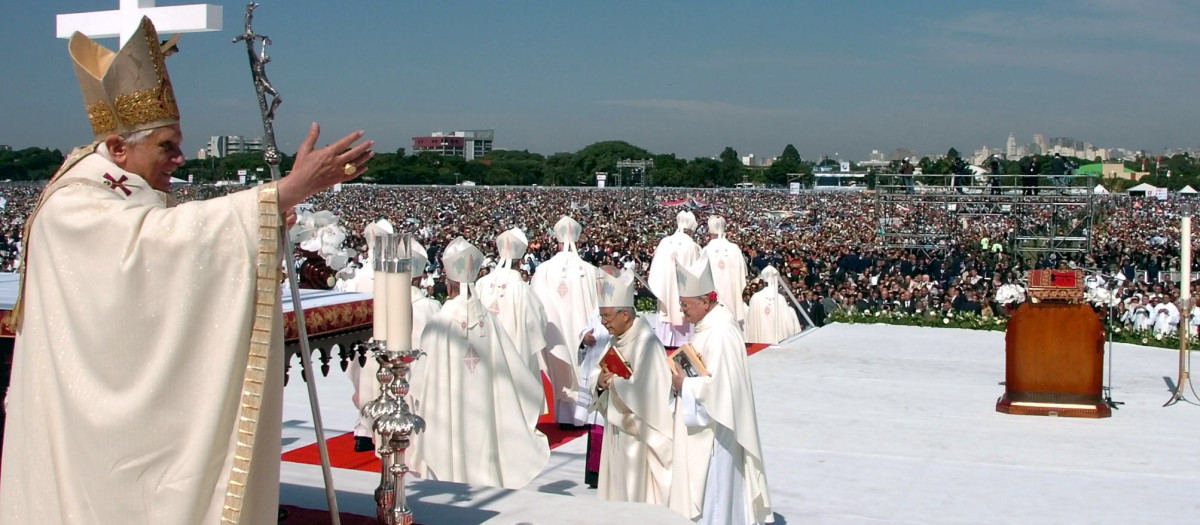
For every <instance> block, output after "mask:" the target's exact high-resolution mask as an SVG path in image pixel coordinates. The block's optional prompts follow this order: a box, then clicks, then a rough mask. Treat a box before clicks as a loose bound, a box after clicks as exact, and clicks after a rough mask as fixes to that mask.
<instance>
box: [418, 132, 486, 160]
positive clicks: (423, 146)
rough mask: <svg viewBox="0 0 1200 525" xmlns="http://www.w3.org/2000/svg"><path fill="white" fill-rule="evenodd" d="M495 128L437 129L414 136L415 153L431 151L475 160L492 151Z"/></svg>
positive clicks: (446, 155) (445, 155)
mask: <svg viewBox="0 0 1200 525" xmlns="http://www.w3.org/2000/svg"><path fill="white" fill-rule="evenodd" d="M494 136H495V130H490V129H476V130H466V131H455V132H454V133H443V132H441V131H435V132H433V133H431V134H430V135H429V136H427V137H413V139H412V149H413V153H414V154H416V153H420V152H422V151H429V152H432V153H437V154H438V155H442V156H444V157H462V158H464V159H467V160H475V159H477V158H480V157H483V156H484V155H487V154H488V153H491V151H492V142H493V139H494Z"/></svg>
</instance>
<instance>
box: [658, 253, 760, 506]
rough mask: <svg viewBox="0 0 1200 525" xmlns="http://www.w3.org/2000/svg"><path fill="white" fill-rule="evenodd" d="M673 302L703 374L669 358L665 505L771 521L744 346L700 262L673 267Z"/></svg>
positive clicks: (706, 268)
mask: <svg viewBox="0 0 1200 525" xmlns="http://www.w3.org/2000/svg"><path fill="white" fill-rule="evenodd" d="M677 274H678V277H679V295H680V299H679V306H680V310H681V311H682V312H683V315H684V316H685V317H686V318H687V319H688V321H689V322H691V323H693V324H694V325H695V327H696V333H695V336H694V337H692V343H691V344H692V346H693V347H694V348H695V350H696V352H697V353H698V354H699V355H700V358H701V359H702V360H703V362H704V367H705V368H706V369H707V372H708V375H705V376H698V377H685V376H684V374H683V371H682V370H681V369H680V367H678V366H676V365H675V364H674V361H672V362H671V365H672V366H671V368H672V370H671V375H672V379H671V381H672V385H673V387H674V389H675V391H676V392H677V393H678V397H677V398H676V399H675V418H676V419H675V421H676V423H675V438H674V442H673V446H674V450H675V454H674V461H673V463H672V465H671V472H672V481H671V496H670V506H671V508H673V509H675V510H676V511H678V512H680V513H681V514H683V515H684V516H686V517H688V518H689V519H692V520H695V521H698V522H699V523H710V524H718V523H719V524H738V525H741V524H751V523H766V522H769V521H771V520H772V516H773V515H772V513H771V500H770V496H769V494H768V493H767V477H766V474H765V472H764V470H763V456H762V446H761V445H760V442H759V439H758V416H757V414H756V413H755V409H754V388H753V387H752V386H751V382H750V370H749V369H748V367H747V364H746V343H745V341H744V340H743V339H742V331H741V329H740V328H739V327H738V325H737V322H736V321H734V319H733V315H732V314H730V313H729V311H728V310H726V309H724V308H722V307H721V306H720V305H719V304H718V303H717V297H716V292H715V290H716V287H715V286H714V285H713V279H712V272H711V270H710V269H709V267H708V261H705V260H700V261H697V262H696V263H695V264H694V265H693V266H692V267H690V268H684V267H682V266H680V267H678V268H677Z"/></svg>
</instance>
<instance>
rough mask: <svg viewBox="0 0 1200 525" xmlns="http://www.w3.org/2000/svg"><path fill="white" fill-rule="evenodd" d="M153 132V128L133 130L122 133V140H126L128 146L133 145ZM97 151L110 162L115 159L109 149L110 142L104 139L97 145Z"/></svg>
mask: <svg viewBox="0 0 1200 525" xmlns="http://www.w3.org/2000/svg"><path fill="white" fill-rule="evenodd" d="M151 133H154V129H153V128H151V129H143V130H141V131H131V132H129V133H126V134H124V135H121V142H124V143H125V145H126V146H133V145H134V144H138V143H141V142H143V141H145V140H146V137H149V136H150V134H151ZM96 153H99V154H100V156H101V157H104V158H106V159H108V160H109V161H110V162H111V161H112V160H113V158H112V152H110V151H108V144H105V143H104V141H100V145H99V146H98V147H96Z"/></svg>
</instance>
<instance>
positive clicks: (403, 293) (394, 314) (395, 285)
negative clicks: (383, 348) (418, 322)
mask: <svg viewBox="0 0 1200 525" xmlns="http://www.w3.org/2000/svg"><path fill="white" fill-rule="evenodd" d="M387 303H388V306H387V309H388V311H387V326H388V329H387V349H388V350H393V351H397V350H410V349H412V273H411V272H400V273H390V274H388V277H387Z"/></svg>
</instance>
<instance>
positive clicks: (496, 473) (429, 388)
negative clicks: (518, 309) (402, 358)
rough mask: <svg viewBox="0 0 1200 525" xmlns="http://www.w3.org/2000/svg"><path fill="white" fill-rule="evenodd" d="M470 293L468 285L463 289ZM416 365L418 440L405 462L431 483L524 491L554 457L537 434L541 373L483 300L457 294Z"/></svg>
mask: <svg viewBox="0 0 1200 525" xmlns="http://www.w3.org/2000/svg"><path fill="white" fill-rule="evenodd" d="M464 288H465V286H464ZM421 349H423V350H425V352H427V355H425V356H424V357H421V358H420V359H417V360H416V361H414V362H413V368H412V387H411V389H410V390H409V392H410V394H411V395H412V398H413V404H414V412H416V414H417V415H419V416H421V417H423V418H425V431H424V432H422V433H420V434H417V435H416V436H414V437H413V441H412V447H411V448H409V449H408V456H409V457H408V464H409V466H410V467H411V468H412V471H413V473H414V474H416V475H418V476H422V477H425V478H429V479H437V480H441V481H453V482H455V483H470V484H473V485H490V486H496V487H505V488H512V489H515V488H521V487H522V486H524V485H525V484H527V483H529V481H530V480H532V479H533V478H534V477H536V476H537V475H538V474H539V473H540V472H541V471H542V467H544V466H545V465H546V461H548V460H549V459H550V445H549V443H548V442H547V440H546V436H545V434H542V433H541V432H539V431H538V430H537V429H536V428H535V426H536V425H537V419H538V416H539V415H540V414H541V410H542V407H543V406H545V405H544V403H545V391H544V390H543V389H542V379H541V376H540V375H534V372H533V371H531V370H530V369H529V366H528V361H526V359H525V356H524V355H522V354H521V352H519V351H518V350H517V348H516V347H515V346H513V344H512V340H510V339H509V338H508V335H507V334H505V333H504V330H503V329H502V328H501V327H500V323H499V322H498V321H497V320H496V317H495V316H494V315H492V313H491V312H488V311H487V310H485V309H484V308H483V304H482V303H480V302H479V299H477V298H474V297H471V298H467V297H464V296H461V295H460V296H458V297H455V298H454V299H450V300H448V301H446V304H445V305H443V306H442V310H441V311H440V312H438V313H437V315H434V316H433V318H431V319H430V320H429V322H428V324H426V325H425V331H424V333H423V334H422V336H421Z"/></svg>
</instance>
